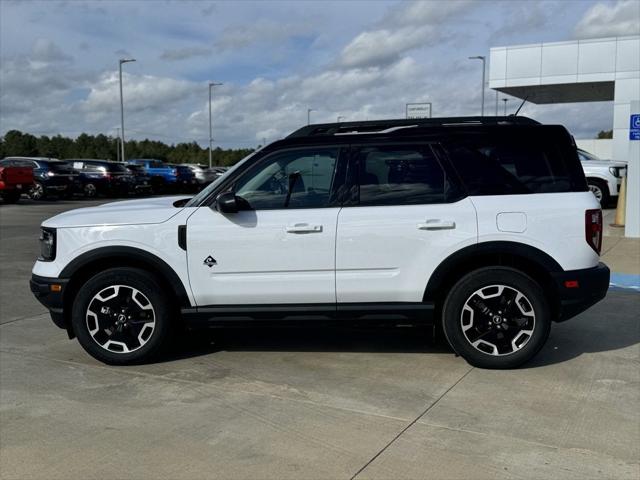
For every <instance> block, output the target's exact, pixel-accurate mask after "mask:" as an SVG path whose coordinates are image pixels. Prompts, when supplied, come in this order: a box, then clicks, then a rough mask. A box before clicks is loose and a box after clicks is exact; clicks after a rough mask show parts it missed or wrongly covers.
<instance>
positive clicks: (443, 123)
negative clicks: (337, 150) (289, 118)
mask: <svg viewBox="0 0 640 480" xmlns="http://www.w3.org/2000/svg"><path fill="white" fill-rule="evenodd" d="M485 125H492V126H496V125H540V123H539V122H537V121H535V120H533V119H531V118H527V117H516V116H513V115H511V116H502V117H442V118H419V119H406V118H402V119H389V120H367V121H362V122H340V123H320V124H313V125H307V126H304V127H302V128H299V129H298V130H296V131H295V132H293V133H291V134H290V135H289V136H287V137H286V138H301V137H317V136H330V135H362V134H390V133H393V132H402V133H409V132H408V131H407V129H409V128H421V129H423V128H429V127H474V126H485Z"/></svg>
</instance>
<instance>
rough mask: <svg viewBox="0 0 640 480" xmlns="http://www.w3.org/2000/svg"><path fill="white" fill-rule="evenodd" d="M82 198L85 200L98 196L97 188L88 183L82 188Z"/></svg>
mask: <svg viewBox="0 0 640 480" xmlns="http://www.w3.org/2000/svg"><path fill="white" fill-rule="evenodd" d="M82 191H83V193H84V196H85V197H87V198H95V197H97V196H98V187H96V186H95V184H93V183H91V182H89V183H86V184H85V185H84V187H83V188H82Z"/></svg>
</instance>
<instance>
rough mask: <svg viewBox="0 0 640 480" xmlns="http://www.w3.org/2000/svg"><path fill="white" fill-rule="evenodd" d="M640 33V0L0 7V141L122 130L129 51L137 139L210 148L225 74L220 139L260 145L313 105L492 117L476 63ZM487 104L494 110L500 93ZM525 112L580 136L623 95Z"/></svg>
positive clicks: (359, 116) (332, 113)
mask: <svg viewBox="0 0 640 480" xmlns="http://www.w3.org/2000/svg"><path fill="white" fill-rule="evenodd" d="M638 33H640V1H638V0H618V1H597V0H558V1H548V0H544V1H543V0H522V1H518V0H513V1H507V0H495V1H493V0H449V1H445V0H442V1H441V0H438V1H386V0H380V1H364V0H360V1H301V0H299V1H266V0H265V1H208V0H207V1H205V0H143V1H136V0H104V1H84V0H67V1H55V0H46V1H28V0H0V134H4V133H6V131H8V130H12V129H18V130H22V131H25V132H30V133H33V134H35V135H55V134H62V135H65V136H72V137H75V136H77V135H79V134H80V133H82V132H86V133H91V134H97V133H105V134H107V135H115V134H116V129H117V128H118V127H119V126H120V101H119V88H118V59H120V58H135V59H136V60H137V61H136V62H135V63H127V64H125V65H124V67H123V70H124V73H123V85H124V87H123V88H124V102H125V130H126V135H127V138H136V139H144V138H150V139H155V140H161V141H164V142H166V143H177V142H191V141H196V142H198V143H200V144H201V145H203V146H205V145H206V144H207V143H208V135H209V133H208V118H209V117H208V83H209V82H210V81H215V82H220V83H222V84H223V85H221V86H217V87H215V88H214V100H213V104H212V110H213V124H214V126H213V130H214V145H218V146H221V147H223V148H231V147H252V146H256V145H258V144H262V143H263V142H264V141H266V142H271V141H274V140H276V139H278V138H282V137H283V136H286V135H287V134H288V133H290V132H291V131H293V130H295V129H297V128H299V127H300V126H302V125H304V124H306V122H307V109H309V108H311V109H313V112H311V120H312V122H315V123H320V122H331V121H335V120H336V119H337V117H338V116H341V117H343V119H345V120H365V119H378V118H402V117H404V114H405V111H404V110H405V104H406V103H409V102H432V104H433V115H434V116H453V115H456V116H457V115H478V114H479V113H480V112H479V111H480V103H481V89H480V86H481V63H480V62H479V61H477V60H476V61H472V60H469V59H468V57H469V56H474V55H485V56H487V57H488V55H489V49H490V48H491V47H498V46H506V45H517V44H528V43H538V42H550V41H563V40H572V39H585V38H597V37H609V36H622V35H634V34H638ZM488 69H489V66H487V77H488ZM503 97H504V95H502V94H501V95H500V98H503ZM486 102H487V107H486V108H487V112H488V114H493V113H495V93H494V92H493V91H490V90H489V89H487V95H486ZM500 103H502V102H500ZM519 103H520V101H518V100H517V99H513V98H512V99H510V101H509V102H507V106H508V109H509V112H510V113H512V112H513V111H514V110H515V108H517V106H518V105H519ZM502 111H503V108H502V105H501V106H500V112H502ZM522 114H523V115H527V116H530V117H533V118H536V119H538V120H540V121H542V122H544V123H562V124H564V125H566V126H567V127H568V128H569V129H570V131H571V132H572V133H573V134H574V135H575V136H576V138H593V137H595V135H596V133H597V132H598V131H599V130H608V129H610V128H611V125H612V123H613V106H612V102H594V103H582V104H565V105H532V104H527V105H525V106H524V108H523V110H522Z"/></svg>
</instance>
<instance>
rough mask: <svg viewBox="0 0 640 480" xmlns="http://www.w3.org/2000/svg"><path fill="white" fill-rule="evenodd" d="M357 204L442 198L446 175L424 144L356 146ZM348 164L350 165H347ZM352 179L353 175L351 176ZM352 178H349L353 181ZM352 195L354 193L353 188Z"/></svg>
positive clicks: (411, 202) (415, 202)
mask: <svg viewBox="0 0 640 480" xmlns="http://www.w3.org/2000/svg"><path fill="white" fill-rule="evenodd" d="M353 153H354V154H353V156H352V165H353V168H354V169H355V170H356V172H357V174H356V175H353V173H356V172H352V173H350V175H349V176H350V178H352V179H353V177H354V176H357V183H356V182H354V183H356V186H359V202H358V201H357V200H356V203H357V204H359V205H419V204H429V203H443V202H445V201H446V198H445V197H446V191H447V185H448V181H447V176H446V175H445V172H444V170H443V169H442V167H441V165H440V162H439V161H438V159H437V158H436V156H435V155H434V153H433V151H432V150H431V148H430V147H429V146H428V145H396V146H368V147H357V148H355V149H354V152H353ZM349 168H350V169H351V168H352V167H351V166H350V167H349ZM353 180H355V179H353ZM353 180H352V181H353ZM355 196H356V197H358V194H357V192H356V195H355Z"/></svg>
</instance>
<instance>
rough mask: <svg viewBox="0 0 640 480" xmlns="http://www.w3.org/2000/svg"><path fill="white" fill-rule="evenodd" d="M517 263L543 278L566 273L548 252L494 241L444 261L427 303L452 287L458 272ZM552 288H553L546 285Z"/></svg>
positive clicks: (426, 295) (429, 286)
mask: <svg viewBox="0 0 640 480" xmlns="http://www.w3.org/2000/svg"><path fill="white" fill-rule="evenodd" d="M514 260H517V261H519V262H520V263H523V264H526V265H527V266H529V267H530V268H533V269H534V270H536V271H537V273H539V274H540V275H543V276H544V277H546V276H547V275H548V276H549V279H551V277H552V274H553V273H557V272H562V271H564V270H563V269H562V267H561V266H560V264H559V263H558V262H557V261H556V260H554V259H553V258H552V257H551V256H550V255H549V254H548V253H545V252H543V251H542V250H540V249H539V248H536V247H533V246H531V245H527V244H523V243H517V242H509V241H490V242H482V243H477V244H475V245H469V246H467V247H464V248H462V249H460V250H458V251H457V252H454V253H452V254H451V255H449V256H448V257H447V258H446V259H444V260H443V261H442V262H441V263H440V264H439V265H438V266H437V267H436V269H435V270H434V271H433V273H432V274H431V277H429V281H428V282H427V287H426V289H425V292H424V297H423V300H424V301H433V300H434V299H435V298H436V297H437V296H438V294H439V292H441V289H442V288H443V287H447V286H450V285H449V284H450V282H451V279H452V276H454V275H455V272H460V271H465V270H470V269H474V267H480V266H483V264H485V263H487V262H489V264H496V265H505V266H508V265H513V262H514ZM542 287H543V288H545V289H546V288H549V287H550V285H548V284H547V285H542Z"/></svg>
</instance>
